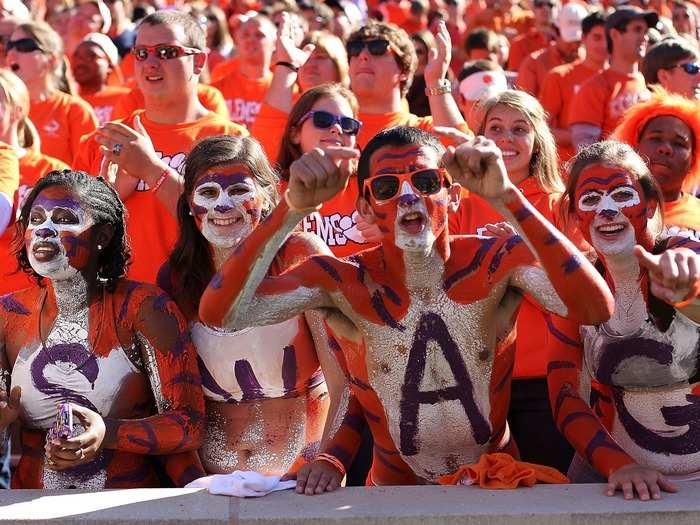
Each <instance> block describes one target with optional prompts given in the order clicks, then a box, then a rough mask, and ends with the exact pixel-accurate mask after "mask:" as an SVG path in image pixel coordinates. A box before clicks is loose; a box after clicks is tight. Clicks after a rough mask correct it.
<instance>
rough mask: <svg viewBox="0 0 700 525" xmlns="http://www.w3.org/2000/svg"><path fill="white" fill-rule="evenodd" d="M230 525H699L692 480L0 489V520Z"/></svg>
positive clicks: (699, 501)
mask: <svg viewBox="0 0 700 525" xmlns="http://www.w3.org/2000/svg"><path fill="white" fill-rule="evenodd" d="M3 523H15V524H24V523H28V524H32V525H37V524H43V523H51V524H52V525H68V524H71V525H72V524H78V523H79V524H83V525H84V524H88V525H91V524H97V523H100V524H110V525H122V524H124V525H127V524H128V525H131V524H142V523H150V524H162V525H166V524H168V525H170V524H178V525H199V524H202V525H204V524H214V525H216V524H224V523H226V524H231V525H301V524H304V525H334V524H338V525H346V524H347V525H349V524H355V523H357V524H363V525H380V524H381V525H429V524H430V525H458V524H459V525H511V524H528V525H569V524H571V525H579V524H581V525H583V524H585V525H596V524H603V523H605V524H606V525H608V524H614V525H666V524H668V525H686V524H687V525H698V524H699V523H700V482H688V483H684V484H682V485H681V490H680V492H679V493H678V494H665V495H664V499H662V500H661V501H650V502H641V501H638V500H637V501H625V500H623V499H622V496H617V497H615V498H608V497H606V496H604V495H603V485H538V486H536V487H533V488H520V489H517V490H499V491H487V490H481V489H477V488H473V487H437V486H429V487H387V488H369V489H363V488H354V487H353V488H346V489H341V490H339V491H336V492H334V493H331V494H324V495H322V496H315V497H306V496H298V495H296V494H294V493H293V492H291V491H286V492H277V493H274V494H270V495H268V496H265V497H264V498H252V499H239V498H227V497H223V496H211V495H209V494H207V493H206V492H203V491H195V490H188V489H137V490H111V491H105V492H93V493H88V492H83V493H81V492H79V491H72V492H50V491H38V490H16V491H0V524H3Z"/></svg>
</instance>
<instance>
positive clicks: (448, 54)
mask: <svg viewBox="0 0 700 525" xmlns="http://www.w3.org/2000/svg"><path fill="white" fill-rule="evenodd" d="M435 41H436V42H437V49H430V50H428V64H427V65H426V66H425V72H424V75H425V85H426V87H428V88H432V87H437V84H438V82H439V81H440V80H442V79H444V78H445V76H446V75H447V70H448V69H449V67H450V60H451V59H452V41H451V39H450V33H449V31H448V30H447V26H446V25H445V22H444V21H441V22H440V25H439V26H438V31H437V34H436V35H435ZM428 103H429V104H430V114H431V115H432V117H433V125H435V126H447V127H452V128H462V127H465V126H466V124H465V122H464V117H462V113H461V112H460V111H459V107H458V106H457V103H456V102H455V99H454V97H453V96H452V93H445V94H442V95H432V96H430V97H428Z"/></svg>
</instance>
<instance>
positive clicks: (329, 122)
mask: <svg viewBox="0 0 700 525" xmlns="http://www.w3.org/2000/svg"><path fill="white" fill-rule="evenodd" d="M309 118H311V122H313V125H314V127H316V128H318V129H328V128H330V127H331V126H333V125H334V124H336V123H337V124H340V129H341V130H342V132H343V133H345V134H346V135H357V134H358V133H359V131H360V127H361V126H362V122H360V121H359V120H355V119H354V118H350V117H345V116H343V115H334V114H333V113H330V112H328V111H320V110H319V111H309V112H308V113H305V114H304V116H303V117H301V118H300V119H299V123H298V124H297V125H298V126H301V125H302V124H303V123H304V122H306V120H307V119H309Z"/></svg>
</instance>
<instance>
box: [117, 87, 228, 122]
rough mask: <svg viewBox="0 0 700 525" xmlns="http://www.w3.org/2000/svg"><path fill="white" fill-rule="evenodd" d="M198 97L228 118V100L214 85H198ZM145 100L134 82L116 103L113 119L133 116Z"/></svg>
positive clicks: (204, 103)
mask: <svg viewBox="0 0 700 525" xmlns="http://www.w3.org/2000/svg"><path fill="white" fill-rule="evenodd" d="M197 98H199V101H200V102H201V103H202V106H204V107H205V108H207V109H208V110H209V111H213V112H214V113H216V114H218V115H221V116H222V117H226V118H228V109H226V101H224V97H223V95H222V94H221V92H220V91H219V90H218V89H216V88H215V87H213V86H208V85H206V84H198V85H197ZM144 105H145V101H144V99H143V93H142V92H141V90H140V89H139V88H138V87H136V85H135V83H133V87H132V89H131V90H129V92H128V93H125V94H124V95H122V96H121V98H120V99H119V100H117V103H116V104H115V105H114V110H113V111H112V120H123V119H126V118H127V117H129V116H131V115H132V114H133V113H134V111H136V110H139V109H143V108H144Z"/></svg>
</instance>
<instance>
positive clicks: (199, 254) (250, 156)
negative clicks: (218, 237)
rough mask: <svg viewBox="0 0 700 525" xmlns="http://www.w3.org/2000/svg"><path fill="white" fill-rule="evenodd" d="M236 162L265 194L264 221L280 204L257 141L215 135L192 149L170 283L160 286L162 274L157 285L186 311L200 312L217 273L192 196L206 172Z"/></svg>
mask: <svg viewBox="0 0 700 525" xmlns="http://www.w3.org/2000/svg"><path fill="white" fill-rule="evenodd" d="M234 162H240V163H241V164H244V165H245V166H247V167H248V169H249V170H250V172H251V173H252V174H253V176H254V179H255V184H256V185H257V186H258V187H259V189H260V190H261V191H262V192H263V193H264V194H265V195H266V197H267V198H266V200H267V207H266V209H265V210H263V213H262V218H264V217H265V216H266V215H267V214H268V213H269V212H270V211H272V208H274V206H275V204H276V203H277V200H278V195H277V182H278V179H277V174H276V173H275V172H274V170H273V169H272V168H271V167H270V163H269V162H268V160H267V157H266V156H265V153H264V152H263V149H262V147H261V146H260V143H258V141H256V140H255V139H252V138H250V137H232V136H229V135H215V136H212V137H207V138H205V139H202V140H201V141H199V142H198V143H197V144H196V145H195V146H194V148H192V151H190V154H189V155H188V156H187V160H186V162H185V174H184V179H185V188H184V191H183V192H182V194H181V195H180V198H179V199H178V201H177V220H178V224H179V226H180V236H179V237H178V239H177V242H176V244H175V247H174V248H173V251H172V252H171V254H170V257H169V258H168V262H167V264H168V266H169V270H170V275H169V279H170V281H171V282H168V283H163V284H161V282H160V278H161V277H162V278H165V276H164V275H163V274H162V273H161V275H160V276H159V283H158V284H159V285H161V288H166V289H167V291H168V292H169V293H170V295H171V296H172V298H173V299H174V300H175V302H176V303H177V305H178V306H179V307H180V309H182V310H183V311H195V312H196V311H197V308H198V305H199V299H200V297H201V296H202V294H203V293H204V289H205V288H206V287H207V285H208V284H209V281H211V279H212V277H214V271H215V269H214V262H213V260H212V256H211V249H210V246H209V241H207V240H206V239H205V238H204V235H202V233H201V232H200V231H199V228H198V227H197V223H196V222H195V220H194V217H193V216H192V215H191V214H190V197H191V196H192V193H193V192H194V189H195V186H196V183H197V180H198V179H199V177H200V175H201V174H202V173H204V171H205V170H207V169H209V168H212V167H215V166H223V165H226V164H231V163H234ZM173 276H175V279H173Z"/></svg>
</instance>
